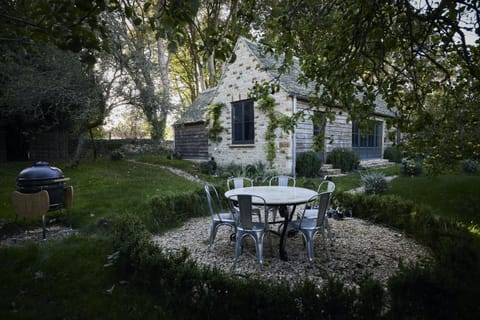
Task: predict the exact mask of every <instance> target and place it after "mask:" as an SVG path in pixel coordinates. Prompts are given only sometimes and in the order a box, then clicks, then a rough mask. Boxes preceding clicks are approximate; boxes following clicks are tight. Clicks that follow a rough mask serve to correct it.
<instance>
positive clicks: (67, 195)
mask: <svg viewBox="0 0 480 320" xmlns="http://www.w3.org/2000/svg"><path fill="white" fill-rule="evenodd" d="M63 206H64V207H65V208H66V209H70V208H71V207H72V206H73V187H72V186H68V187H66V188H65V191H64V193H63Z"/></svg>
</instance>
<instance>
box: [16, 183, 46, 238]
mask: <svg viewBox="0 0 480 320" xmlns="http://www.w3.org/2000/svg"><path fill="white" fill-rule="evenodd" d="M12 203H13V208H14V210H15V213H16V215H17V217H25V218H27V217H34V216H38V215H41V216H42V224H43V239H46V230H47V227H46V222H45V215H46V214H47V212H48V210H49V208H50V196H49V195H48V192H47V191H46V190H41V191H39V192H36V193H22V192H18V191H14V192H13V193H12Z"/></svg>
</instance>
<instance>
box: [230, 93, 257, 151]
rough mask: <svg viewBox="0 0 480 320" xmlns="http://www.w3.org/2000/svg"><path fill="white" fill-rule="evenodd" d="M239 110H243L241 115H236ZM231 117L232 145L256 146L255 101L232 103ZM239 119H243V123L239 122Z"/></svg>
mask: <svg viewBox="0 0 480 320" xmlns="http://www.w3.org/2000/svg"><path fill="white" fill-rule="evenodd" d="M238 108H241V110H240V115H238V114H237V113H236V112H238V110H237V109H238ZM231 115H232V116H231V125H232V144H237V145H238V144H254V143H255V109H254V102H253V99H247V100H239V101H234V102H232V103H231ZM237 119H241V121H237ZM238 129H240V130H238ZM239 131H240V132H239Z"/></svg>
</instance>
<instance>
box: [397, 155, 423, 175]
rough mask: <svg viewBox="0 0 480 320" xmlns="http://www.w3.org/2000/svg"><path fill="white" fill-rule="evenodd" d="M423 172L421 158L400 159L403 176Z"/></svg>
mask: <svg viewBox="0 0 480 320" xmlns="http://www.w3.org/2000/svg"><path fill="white" fill-rule="evenodd" d="M422 172H423V166H422V162H421V160H414V159H407V160H404V161H402V174H403V175H405V176H418V175H421V174H422Z"/></svg>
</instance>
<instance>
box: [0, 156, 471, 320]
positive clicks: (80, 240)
mask: <svg viewBox="0 0 480 320" xmlns="http://www.w3.org/2000/svg"><path fill="white" fill-rule="evenodd" d="M149 161H150V162H155V163H158V164H161V165H173V166H175V167H177V168H189V169H188V171H189V172H191V173H195V169H194V168H195V166H194V165H193V164H192V163H189V162H186V161H178V160H168V159H166V158H165V160H163V159H160V160H159V157H154V158H150V160H149ZM168 161H172V162H171V163H170V162H168ZM30 165H31V163H6V164H2V166H1V167H0V177H1V180H0V222H2V221H3V222H7V223H9V224H14V223H13V221H14V214H13V209H12V207H11V201H10V194H11V192H12V191H13V190H14V189H15V178H16V176H17V175H18V173H19V172H20V171H21V170H22V169H23V168H25V167H28V166H30ZM51 165H54V166H57V167H59V168H62V170H63V171H64V174H65V176H66V177H70V178H71V181H70V184H71V185H73V186H74V189H75V192H74V207H73V209H71V210H69V211H68V212H67V211H59V212H55V213H49V215H53V216H56V217H58V219H60V220H62V221H65V222H66V223H70V224H72V226H73V227H74V228H76V229H80V230H81V231H84V233H83V234H84V235H83V236H75V237H72V238H69V239H66V240H63V241H57V242H44V243H41V244H26V245H22V246H18V247H14V248H0V261H1V263H0V296H1V297H2V299H0V319H30V318H34V317H35V318H41V319H150V318H151V319H172V318H174V316H173V315H172V314H165V312H166V311H165V310H164V309H162V308H161V307H159V305H161V303H160V302H158V301H155V300H154V298H153V296H152V295H149V294H148V293H147V291H145V290H142V288H137V287H134V286H132V285H130V284H129V283H124V282H123V281H122V279H119V278H118V275H116V274H113V271H112V270H111V269H110V268H105V267H104V264H105V263H107V256H108V255H109V254H111V253H112V252H111V250H112V249H111V243H110V241H109V240H108V239H107V238H106V237H102V236H101V235H102V234H103V229H102V228H103V227H100V225H101V224H100V223H99V222H101V221H102V220H106V221H110V220H111V219H112V218H114V217H116V216H119V215H122V214H125V213H127V212H129V213H138V214H140V213H141V212H142V211H144V210H148V209H149V208H148V200H149V199H150V198H151V197H153V196H155V195H161V194H166V193H178V192H188V191H193V190H195V189H198V187H199V186H198V184H196V183H192V182H190V181H187V180H185V179H183V178H180V177H178V176H176V175H174V174H172V173H171V172H170V171H168V170H164V169H160V168H158V167H155V166H151V165H146V164H139V163H131V162H127V161H111V160H109V159H99V160H97V161H83V162H82V163H81V164H80V166H78V167H76V168H64V166H63V165H62V164H61V163H51ZM190 170H191V171H190ZM379 171H381V172H384V173H385V174H386V175H392V174H395V175H397V174H398V166H396V167H394V168H388V169H382V170H379ZM202 178H203V176H202ZM209 179H211V181H217V182H218V183H224V181H223V179H215V178H212V177H210V178H209ZM479 179H480V177H479V176H465V175H448V176H441V177H436V178H431V177H415V178H410V177H408V178H405V177H399V178H398V179H396V180H394V181H393V182H392V184H391V186H392V187H391V191H390V192H391V193H395V194H399V195H401V196H402V197H404V198H408V199H412V200H414V201H416V202H418V203H425V204H428V205H430V206H432V207H433V208H435V210H437V213H438V214H439V215H445V216H448V217H453V218H456V219H462V221H466V222H468V221H473V222H475V223H478V222H479V220H478V215H479V211H480V210H479V209H480V208H479V206H478V203H477V202H478V199H480V194H479V193H478V190H477V189H478V185H480V180H479ZM302 182H303V179H299V182H298V184H299V185H302ZM319 182H320V179H315V183H317V184H318V183H319ZM334 182H335V183H336V185H337V190H338V191H341V190H348V189H351V188H356V187H358V186H360V185H361V175H360V173H352V174H349V175H346V176H342V177H334ZM38 222H39V219H37V220H36V221H26V222H22V221H21V222H20V223H22V224H25V226H28V225H29V224H32V223H38ZM0 226H1V223H0ZM98 235H100V236H98ZM112 288H113V290H112V291H111V292H108V291H107V290H109V289H112ZM173 310H174V308H172V312H173Z"/></svg>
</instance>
